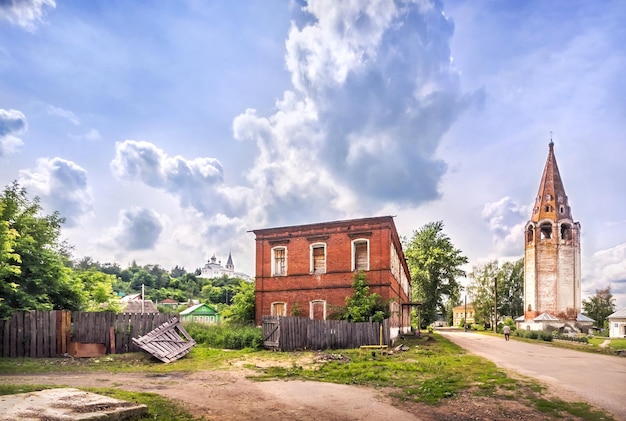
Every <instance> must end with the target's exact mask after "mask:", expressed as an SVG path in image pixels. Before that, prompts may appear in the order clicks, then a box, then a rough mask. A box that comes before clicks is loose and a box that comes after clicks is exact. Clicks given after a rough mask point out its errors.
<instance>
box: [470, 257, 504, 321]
mask: <svg viewBox="0 0 626 421" xmlns="http://www.w3.org/2000/svg"><path fill="white" fill-rule="evenodd" d="M499 272H500V267H499V265H498V261H497V260H492V261H491V262H488V263H485V264H482V265H478V266H474V267H473V268H472V271H471V272H470V273H469V278H470V283H469V285H468V288H467V292H468V293H469V295H470V296H471V297H472V305H473V306H474V321H475V322H476V323H484V324H486V323H491V322H492V320H493V303H494V299H495V294H494V286H495V279H496V278H497V277H498V274H499Z"/></svg>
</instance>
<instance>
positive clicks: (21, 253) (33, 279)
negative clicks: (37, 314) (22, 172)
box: [0, 182, 87, 317]
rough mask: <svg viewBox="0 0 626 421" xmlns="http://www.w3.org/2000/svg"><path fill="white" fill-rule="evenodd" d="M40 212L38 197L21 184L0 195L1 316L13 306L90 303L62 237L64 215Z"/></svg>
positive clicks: (49, 307) (44, 307)
mask: <svg viewBox="0 0 626 421" xmlns="http://www.w3.org/2000/svg"><path fill="white" fill-rule="evenodd" d="M41 213H42V208H41V205H40V204H39V199H38V198H35V199H33V200H31V199H30V198H29V197H28V195H27V193H26V190H25V189H24V188H21V187H20V186H19V185H18V184H17V182H15V183H13V184H11V185H9V186H7V187H6V188H5V189H4V191H3V192H2V194H1V195H0V222H1V225H2V227H3V228H1V229H0V230H1V231H2V234H0V235H1V237H2V238H0V244H2V248H3V249H4V252H2V253H0V259H2V260H1V261H0V268H2V269H0V284H1V285H3V286H2V293H3V297H2V298H3V300H2V301H0V317H7V316H8V315H10V314H11V313H12V312H13V311H15V310H52V309H68V310H79V309H81V308H82V306H83V305H84V303H85V301H86V298H87V296H86V294H85V292H84V287H83V284H82V282H81V281H80V280H79V279H76V278H75V277H74V276H73V271H72V269H71V268H70V267H69V266H70V261H69V255H68V252H67V248H66V245H65V244H64V243H63V242H62V241H61V240H60V233H61V225H62V224H63V222H64V219H63V218H61V217H60V216H59V214H58V212H55V213H53V214H52V215H41ZM7 244H8V246H7ZM17 266H19V270H16V269H17Z"/></svg>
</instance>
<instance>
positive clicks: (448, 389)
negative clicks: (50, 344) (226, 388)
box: [0, 333, 612, 420]
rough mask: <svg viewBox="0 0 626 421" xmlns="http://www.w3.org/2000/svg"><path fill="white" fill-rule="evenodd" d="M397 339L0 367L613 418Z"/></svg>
mask: <svg viewBox="0 0 626 421" xmlns="http://www.w3.org/2000/svg"><path fill="white" fill-rule="evenodd" d="M516 339H517V338H516ZM532 342H536V341H532ZM403 343H404V345H405V346H406V347H407V350H406V351H401V352H395V353H393V354H392V355H384V356H381V355H380V354H379V353H374V354H372V353H371V352H364V351H361V350H340V351H337V350H334V351H327V352H324V353H313V352H298V353H280V352H268V351H254V350H250V349H248V350H236V351H226V350H219V349H212V348H209V347H206V346H196V347H194V349H193V350H192V351H191V352H190V354H189V355H187V356H186V357H185V358H182V359H180V360H178V361H175V362H172V363H170V364H163V363H161V362H159V361H158V360H156V359H154V358H152V357H150V356H149V355H147V354H145V353H131V354H121V355H109V356H106V357H103V358H87V359H71V358H67V359H24V358H22V359H8V358H4V359H0V373H4V374H18V373H19V374H26V373H50V372H92V371H93V372H98V371H100V372H149V373H167V372H191V371H198V370H222V369H223V370H227V369H229V368H230V367H232V366H234V365H239V366H242V365H243V366H246V367H248V368H251V369H254V370H255V372H256V374H254V375H253V376H252V377H250V379H252V380H256V381H268V380H275V379H299V380H313V381H322V382H331V383H338V384H349V385H364V386H369V387H374V388H379V389H383V388H384V389H385V391H386V393H389V394H390V395H391V396H392V397H394V398H396V399H399V400H400V401H406V402H419V403H424V404H429V405H439V404H442V403H444V402H446V400H449V399H453V398H455V397H457V396H461V395H463V394H467V393H471V394H474V395H479V396H486V397H493V398H497V399H503V398H504V399H509V400H516V401H519V402H521V403H523V404H524V405H527V406H530V407H533V408H535V409H536V410H537V411H541V413H544V414H546V417H552V418H559V417H561V418H571V417H572V416H576V417H580V418H582V419H585V420H611V419H612V418H611V417H609V416H607V415H606V414H604V413H602V412H599V411H596V410H595V409H593V408H592V407H591V406H590V405H587V404H585V403H569V402H564V401H560V400H550V401H547V400H545V399H544V395H543V392H544V388H543V386H542V385H541V384H540V383H538V382H535V381H532V380H527V379H513V378H510V377H508V376H507V375H506V373H505V372H504V371H503V370H501V369H499V368H498V367H497V366H496V365H495V364H494V363H492V362H490V361H488V360H486V359H483V358H481V357H478V356H475V355H473V354H470V353H468V352H466V351H465V350H464V349H462V348H460V347H458V346H457V345H455V344H454V343H452V342H450V341H449V340H447V339H445V338H444V337H442V336H441V335H439V334H437V333H435V334H423V335H422V337H419V338H416V337H408V338H406V340H403ZM590 348H591V347H590ZM314 356H318V357H319V356H321V357H324V358H322V361H323V362H317V363H313V357H314ZM259 361H263V364H259ZM259 365H262V366H263V367H264V368H261V367H259ZM38 387H44V386H37V385H30V386H22V385H20V386H10V385H3V386H2V387H0V394H6V393H15V391H16V390H19V391H29V388H33V389H32V390H39V389H37V388H38ZM86 390H87V389H86ZM88 390H92V391H96V392H97V393H103V394H107V395H108V396H113V397H116V398H119V399H124V400H132V401H135V402H139V403H145V404H146V405H148V407H149V408H150V411H151V416H152V418H150V419H155V416H156V418H158V419H164V420H170V419H171V420H174V419H181V420H192V419H193V418H190V415H189V414H187V413H185V412H184V411H183V410H182V409H180V408H179V407H177V406H176V405H173V404H172V402H170V401H168V400H167V399H165V398H162V397H160V396H159V395H155V394H150V393H136V392H125V391H120V390H117V389H114V388H110V389H109V388H107V389H88ZM168 411H170V412H168ZM176 411H182V412H176ZM563 414H566V415H563ZM567 414H569V415H567ZM168 417H169V418H168ZM186 417H187V418H186ZM146 419H148V418H146Z"/></svg>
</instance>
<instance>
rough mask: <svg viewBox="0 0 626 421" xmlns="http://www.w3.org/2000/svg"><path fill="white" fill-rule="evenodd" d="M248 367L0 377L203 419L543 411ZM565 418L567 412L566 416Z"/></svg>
mask: <svg viewBox="0 0 626 421" xmlns="http://www.w3.org/2000/svg"><path fill="white" fill-rule="evenodd" d="M251 374H254V372H253V371H252V370H246V369H234V370H231V371H198V372H194V373H168V374H153V373H151V374H143V373H121V374H111V373H81V374H76V373H71V374H67V373H64V374H42V375H27V376H22V375H11V376H9V375H4V376H0V383H6V384H47V385H64V386H69V387H115V388H119V389H124V390H131V391H139V392H153V393H158V394H160V395H163V396H165V397H167V398H170V399H173V400H175V401H176V402H178V403H180V404H182V405H183V406H185V407H186V408H187V409H188V410H189V411H190V412H191V413H192V414H194V415H195V416H196V417H204V419H206V420H267V419H272V420H274V421H286V420H337V421H341V420H370V421H386V420H408V421H411V420H422V421H435V420H437V421H439V420H443V421H445V420H511V419H513V420H515V419H523V420H528V419H543V418H545V416H544V415H543V414H541V413H538V412H536V411H534V410H532V409H530V408H528V407H526V406H524V405H521V404H519V403H517V402H515V401H509V400H506V399H504V400H503V399H494V398H483V397H479V396H476V395H470V394H464V395H462V396H458V397H456V398H453V399H449V400H447V401H446V402H444V403H443V404H441V405H439V406H436V407H433V406H429V405H424V404H416V403H407V402H398V401H393V400H392V399H391V398H389V396H388V392H389V391H385V390H376V389H371V388H366V387H360V386H347V385H338V384H333V383H320V382H305V381H269V382H255V381H252V380H250V379H247V378H246V376H248V375H251ZM568 419H572V418H568Z"/></svg>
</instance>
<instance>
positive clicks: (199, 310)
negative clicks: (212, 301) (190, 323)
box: [179, 303, 218, 316]
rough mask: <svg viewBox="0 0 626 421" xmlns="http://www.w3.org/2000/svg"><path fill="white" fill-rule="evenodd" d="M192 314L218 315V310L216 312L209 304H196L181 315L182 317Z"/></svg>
mask: <svg viewBox="0 0 626 421" xmlns="http://www.w3.org/2000/svg"><path fill="white" fill-rule="evenodd" d="M192 313H196V314H217V313H218V312H217V310H215V309H214V308H213V307H211V306H210V305H208V304H205V303H200V304H196V305H194V306H191V307H189V308H187V309H185V310H183V311H181V312H180V313H179V314H180V315H181V316H184V315H186V314H192Z"/></svg>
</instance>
